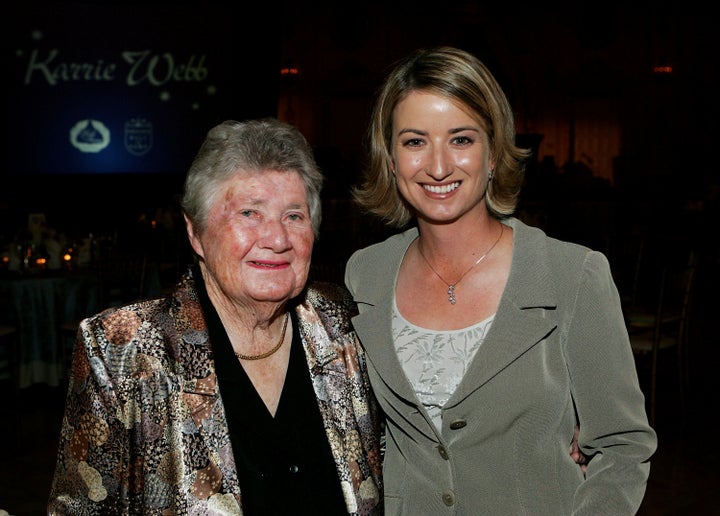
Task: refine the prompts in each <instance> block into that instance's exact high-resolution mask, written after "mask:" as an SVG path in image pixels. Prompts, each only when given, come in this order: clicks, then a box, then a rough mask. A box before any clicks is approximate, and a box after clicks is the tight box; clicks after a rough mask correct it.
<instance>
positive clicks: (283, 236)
mask: <svg viewBox="0 0 720 516" xmlns="http://www.w3.org/2000/svg"><path fill="white" fill-rule="evenodd" d="M261 245H262V246H263V247H268V248H271V249H273V250H274V251H275V252H281V251H285V250H286V249H288V248H289V247H290V238H289V236H288V231H287V228H286V227H285V225H284V224H283V223H282V222H281V221H279V220H272V221H267V222H266V223H265V228H264V231H263V236H262V240H261Z"/></svg>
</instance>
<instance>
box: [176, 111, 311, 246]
mask: <svg viewBox="0 0 720 516" xmlns="http://www.w3.org/2000/svg"><path fill="white" fill-rule="evenodd" d="M265 170H268V171H269V170H275V171H288V172H297V173H298V174H300V177H301V178H302V180H303V182H304V183H305V190H306V191H307V199H308V207H309V211H310V221H311V224H312V228H313V232H314V233H315V238H318V236H319V234H320V222H321V219H322V204H321V199H320V191H321V190H322V184H323V175H322V173H321V172H320V169H319V167H318V165H317V163H316V161H315V157H314V154H313V151H312V147H311V146H310V144H309V143H308V142H307V140H306V139H305V137H304V136H303V135H302V133H301V132H300V131H299V130H298V129H297V128H296V127H294V126H292V125H290V124H287V123H285V122H281V121H279V120H277V119H275V118H264V119H259V120H246V121H243V122H238V121H235V120H226V121H225V122H223V123H221V124H219V125H217V126H215V127H213V128H212V129H210V131H208V133H207V136H206V137H205V141H204V142H203V144H202V146H201V147H200V150H199V151H198V153H197V155H196V156H195V159H194V160H193V162H192V164H191V165H190V169H189V170H188V173H187V177H186V178H185V186H184V193H183V197H182V200H181V206H182V209H183V211H184V213H185V215H186V216H187V217H188V219H189V220H190V221H191V222H192V224H193V227H196V228H197V229H198V230H199V231H200V232H202V231H204V230H205V226H206V223H207V218H208V214H209V210H210V208H211V206H212V204H213V202H214V200H215V196H216V195H217V193H218V191H219V188H220V186H221V185H222V183H224V182H225V181H226V180H228V179H230V178H231V177H233V176H234V175H235V174H243V173H247V172H249V171H255V172H262V171H265Z"/></svg>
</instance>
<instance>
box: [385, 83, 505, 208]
mask: <svg viewBox="0 0 720 516" xmlns="http://www.w3.org/2000/svg"><path fill="white" fill-rule="evenodd" d="M392 151H393V165H394V169H395V173H396V176H397V183H398V189H399V191H400V194H401V195H402V196H403V197H404V198H405V199H406V200H407V201H408V202H409V203H410V204H411V205H412V206H413V207H414V208H415V210H416V212H417V214H418V218H419V219H421V220H427V221H434V222H450V221H453V220H457V219H458V218H459V217H461V216H462V215H464V214H466V213H468V212H472V211H474V210H480V209H482V210H486V208H485V201H484V196H485V189H486V187H487V178H488V173H489V171H490V170H491V169H492V167H493V163H492V161H491V159H492V158H491V156H490V146H489V143H488V137H487V134H486V133H485V131H484V130H483V129H482V127H481V126H480V124H479V123H478V122H477V120H476V119H474V118H473V117H472V116H470V114H468V112H466V111H465V110H463V109H461V108H460V107H459V106H458V105H457V104H455V103H453V102H452V101H451V100H449V99H448V98H447V97H443V96H439V95H435V94H433V93H429V92H422V91H414V92H412V93H410V94H409V95H408V96H407V97H406V98H405V99H403V100H402V101H400V102H399V103H398V104H397V106H396V107H395V110H394V112H393V142H392Z"/></svg>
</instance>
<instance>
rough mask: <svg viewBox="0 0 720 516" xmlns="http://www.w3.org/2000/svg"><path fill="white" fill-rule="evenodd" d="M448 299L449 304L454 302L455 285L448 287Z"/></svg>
mask: <svg viewBox="0 0 720 516" xmlns="http://www.w3.org/2000/svg"><path fill="white" fill-rule="evenodd" d="M448 301H450V304H451V305H454V304H455V285H450V286H449V287H448Z"/></svg>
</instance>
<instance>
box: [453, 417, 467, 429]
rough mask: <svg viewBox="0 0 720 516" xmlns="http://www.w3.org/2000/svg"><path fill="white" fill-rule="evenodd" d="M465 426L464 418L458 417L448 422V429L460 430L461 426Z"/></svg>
mask: <svg viewBox="0 0 720 516" xmlns="http://www.w3.org/2000/svg"><path fill="white" fill-rule="evenodd" d="M466 426H467V421H465V420H464V419H458V420H457V421H453V422H452V423H450V430H460V429H461V428H465V427H466Z"/></svg>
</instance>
